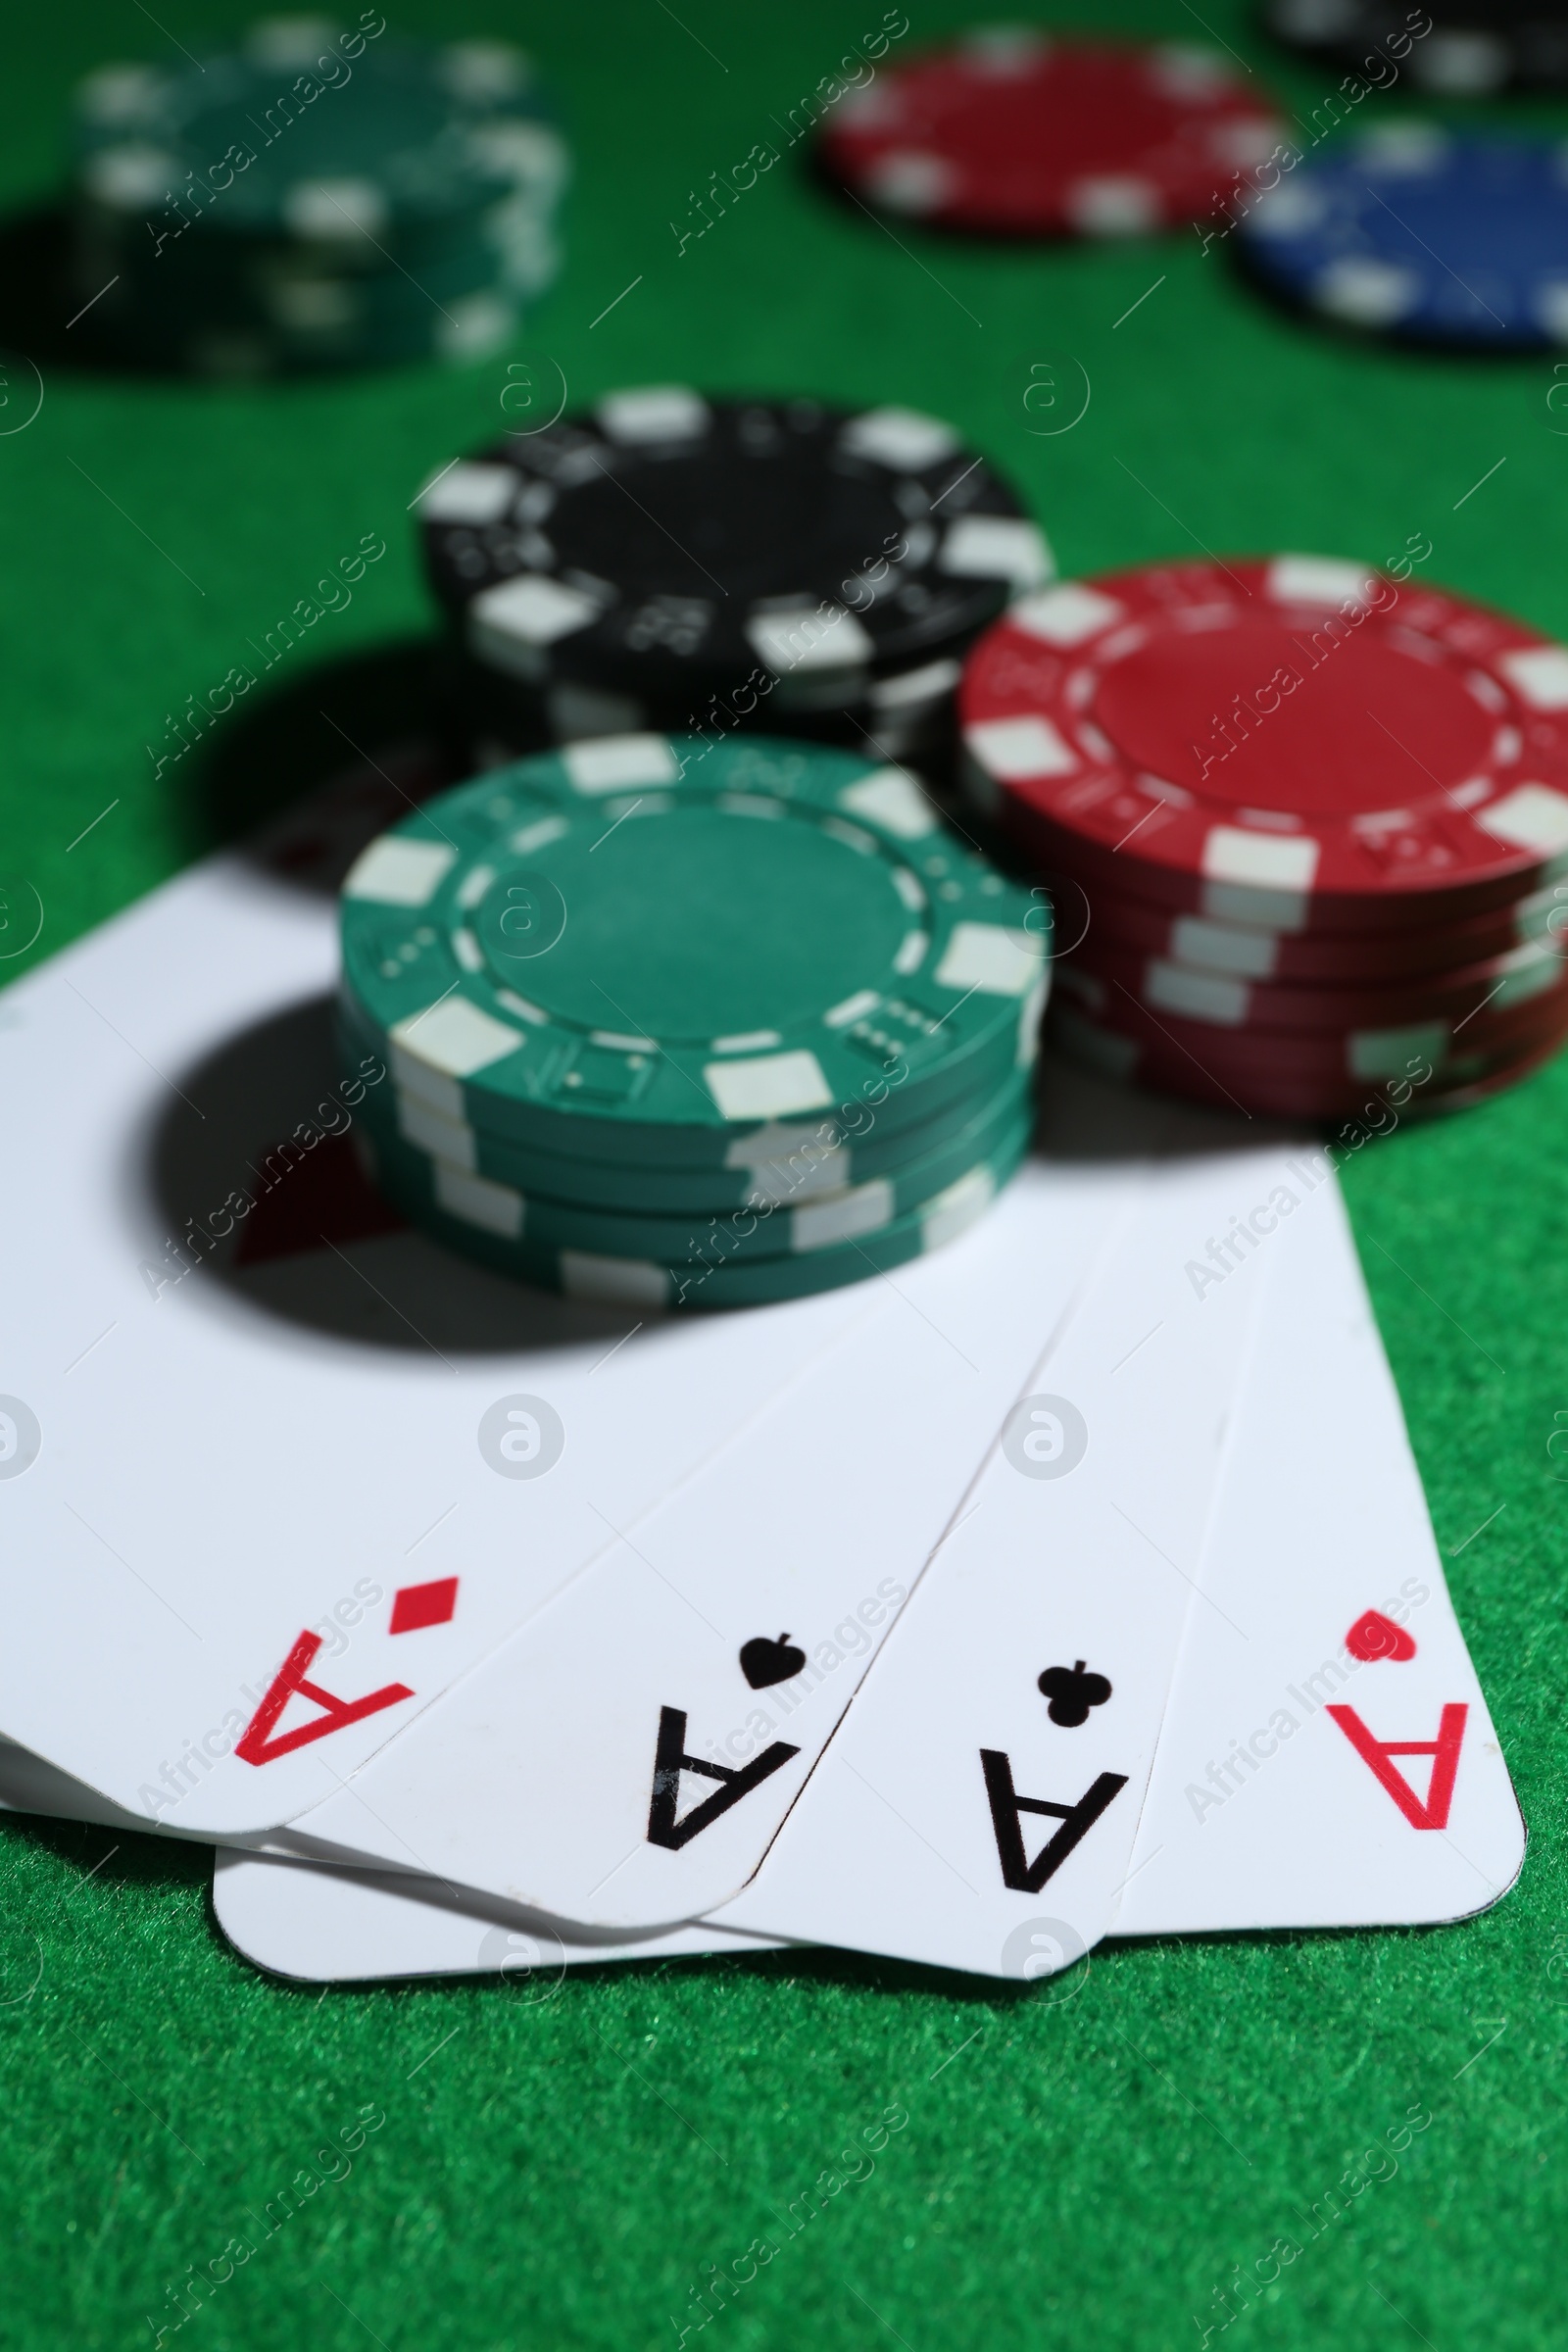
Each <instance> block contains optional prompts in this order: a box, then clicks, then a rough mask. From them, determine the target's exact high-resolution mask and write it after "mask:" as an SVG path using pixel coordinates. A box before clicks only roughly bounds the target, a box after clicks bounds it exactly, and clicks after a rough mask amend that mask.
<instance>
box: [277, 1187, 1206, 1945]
mask: <svg viewBox="0 0 1568 2352" xmlns="http://www.w3.org/2000/svg"><path fill="white" fill-rule="evenodd" d="M1164 1181H1165V1179H1164V1178H1162V1179H1161V1182H1162V1183H1163V1182H1164ZM1172 1181H1177V1180H1176V1179H1172ZM1144 1182H1145V1179H1144V1177H1143V1175H1142V1173H1141V1172H1129V1171H1128V1170H1127V1169H1126V1168H1125V1167H1123V1168H1116V1167H1106V1166H1104V1165H1098V1166H1097V1165H1084V1166H1080V1167H1078V1168H1076V1169H1073V1168H1067V1167H1061V1166H1046V1165H1041V1164H1033V1165H1031V1166H1030V1167H1028V1168H1026V1169H1025V1171H1024V1172H1023V1174H1022V1175H1021V1176H1020V1177H1019V1179H1018V1180H1017V1181H1016V1182H1015V1183H1014V1185H1013V1186H1011V1187H1010V1188H1009V1191H1008V1193H1007V1195H1006V1196H1005V1199H1004V1200H1003V1201H1002V1202H1001V1203H1000V1204H999V1206H998V1208H997V1209H996V1210H995V1211H994V1212H993V1213H992V1215H990V1216H989V1217H988V1218H987V1219H986V1220H985V1221H984V1223H983V1224H982V1225H981V1226H980V1227H979V1228H977V1230H976V1231H975V1232H973V1233H972V1234H970V1235H968V1236H966V1237H965V1239H964V1241H963V1242H961V1243H959V1244H957V1245H956V1246H954V1247H953V1248H951V1249H949V1250H942V1251H939V1252H938V1253H937V1254H936V1255H935V1256H933V1257H931V1258H929V1259H926V1260H924V1261H923V1262H922V1263H921V1265H920V1267H919V1269H918V1271H919V1273H920V1275H921V1277H922V1280H921V1282H920V1285H919V1287H918V1290H916V1289H915V1287H914V1286H913V1285H912V1284H909V1283H907V1282H906V1280H905V1278H904V1276H903V1275H902V1274H901V1276H900V1277H899V1278H898V1279H897V1282H896V1283H895V1284H893V1285H889V1286H883V1285H877V1286H875V1287H876V1288H877V1289H879V1290H882V1289H884V1288H885V1289H886V1290H887V1291H888V1294H889V1299H888V1305H887V1306H886V1307H885V1308H884V1310H883V1312H882V1313H881V1314H880V1315H875V1316H872V1317H868V1318H866V1319H864V1320H862V1321H861V1322H860V1323H859V1324H858V1325H855V1326H852V1327H851V1329H850V1330H848V1331H847V1332H846V1333H844V1335H843V1336H842V1337H841V1339H840V1340H839V1342H838V1344H837V1345H836V1346H835V1347H833V1348H829V1349H828V1350H826V1351H825V1352H824V1353H823V1354H821V1355H820V1356H819V1357H817V1358H816V1359H815V1361H814V1362H813V1363H812V1365H811V1367H810V1369H809V1373H808V1374H807V1375H805V1376H804V1377H803V1378H802V1379H800V1380H799V1381H797V1382H796V1383H795V1385H794V1386H793V1387H792V1388H791V1389H790V1390H788V1391H787V1392H786V1393H785V1394H784V1395H783V1396H781V1397H779V1398H777V1399H776V1400H775V1402H774V1404H773V1405H772V1406H771V1407H770V1408H769V1409H768V1411H766V1412H765V1413H763V1414H761V1415H760V1416H759V1417H758V1418H757V1419H755V1420H754V1421H753V1422H752V1423H750V1424H749V1425H748V1426H747V1428H746V1429H745V1430H744V1431H743V1432H741V1433H740V1435H739V1436H738V1438H737V1439H736V1440H735V1441H734V1442H733V1443H732V1444H731V1445H730V1446H727V1447H726V1448H725V1449H724V1450H723V1451H722V1452H721V1453H720V1454H718V1455H717V1456H716V1457H715V1458H714V1459H713V1460H712V1461H711V1462H710V1463H709V1465H708V1466H707V1468H706V1469H705V1470H704V1472H703V1474H702V1476H701V1477H699V1478H697V1479H694V1480H692V1481H690V1482H689V1483H688V1485H687V1486H686V1487H684V1488H683V1489H681V1490H680V1491H679V1492H678V1493H676V1494H674V1495H669V1496H668V1497H667V1498H666V1500H665V1502H664V1503H663V1504H662V1505H661V1506H660V1507H659V1508H658V1509H656V1510H655V1511H653V1512H652V1513H651V1514H650V1515H649V1516H648V1517H647V1518H646V1519H644V1520H643V1521H641V1522H640V1523H639V1524H638V1525H637V1526H636V1527H634V1528H630V1529H628V1531H627V1539H628V1540H627V1541H626V1542H625V1543H624V1544H619V1545H617V1546H616V1547H615V1548H614V1549H613V1550H612V1551H611V1552H609V1553H608V1554H606V1555H605V1557H604V1558H602V1559H601V1560H600V1561H598V1562H597V1563H596V1564H595V1566H594V1567H593V1569H592V1570H591V1571H590V1572H589V1573H588V1574H586V1575H584V1576H582V1577H580V1578H578V1579H577V1580H576V1581H575V1583H574V1584H573V1585H571V1586H570V1587H569V1588H568V1589H567V1590H566V1591H565V1592H564V1593H562V1594H561V1595H560V1597H559V1598H558V1599H557V1600H556V1601H555V1602H554V1603H552V1605H551V1606H550V1607H549V1608H548V1609H546V1610H543V1611H542V1612H540V1614H539V1615H538V1617H537V1618H536V1619H534V1620H533V1621H531V1622H530V1624H529V1625H528V1626H527V1627H525V1628H524V1629H523V1631H522V1632H521V1633H520V1634H518V1635H517V1636H515V1637H514V1638H513V1640H512V1641H510V1642H507V1643H505V1644H504V1645H503V1646H502V1647H501V1648H500V1649H499V1650H497V1651H495V1652H494V1653H493V1654H492V1655H491V1656H490V1657H489V1658H488V1659H487V1660H486V1661H485V1662H484V1664H483V1665H481V1666H480V1667H478V1668H476V1669H475V1670H474V1672H473V1673H472V1674H470V1675H469V1676H468V1677H467V1678H466V1680H465V1681H464V1682H463V1683H462V1684H461V1685H460V1686H458V1687H456V1688H455V1689H454V1690H453V1691H450V1692H449V1693H448V1694H447V1696H446V1697H445V1699H443V1700H442V1701H440V1702H438V1703H437V1704H436V1705H435V1706H434V1707H432V1708H431V1709H430V1710H429V1711H428V1713H427V1714H426V1715H424V1716H422V1717H420V1718H419V1719H418V1721H417V1724H416V1726H415V1727H414V1729H413V1730H412V1731H411V1732H410V1733H409V1734H406V1735H405V1736H404V1737H403V1738H401V1739H400V1740H397V1741H396V1742H395V1743H394V1744H392V1745H390V1746H389V1747H388V1748H387V1750H386V1751H385V1754H384V1756H382V1757H380V1758H378V1759H376V1760H374V1761H373V1762H372V1764H371V1765H370V1766H368V1767H367V1768H366V1769H364V1770H363V1771H362V1772H361V1773H359V1774H357V1775H356V1776H355V1778H354V1780H353V1781H352V1782H351V1783H350V1785H349V1786H348V1787H347V1788H346V1789H344V1790H343V1792H342V1793H341V1794H340V1795H339V1796H337V1797H334V1798H331V1799H329V1800H328V1801H327V1802H326V1803H325V1804H322V1805H319V1806H318V1807H316V1808H315V1810H314V1811H313V1812H312V1813H310V1814H309V1815H306V1816H304V1817H302V1818H300V1819H299V1820H297V1821H296V1822H295V1823H294V1824H293V1825H292V1830H291V1836H292V1837H294V1838H299V1839H306V1840H310V1841H311V1842H310V1845H309V1848H308V1850H310V1851H312V1852H315V1853H318V1854H319V1855H320V1856H321V1857H322V1858H325V1859H330V1858H332V1857H333V1855H334V1854H336V1853H341V1854H344V1855H358V1856H359V1857H361V1858H365V1859H371V1860H379V1861H381V1862H383V1863H387V1864H390V1865H392V1866H394V1867H403V1868H406V1869H415V1870H420V1871H425V1872H430V1873H432V1874H434V1875H436V1876H439V1877H442V1878H446V1879H450V1880H454V1881H457V1882H460V1883H462V1884H465V1885H467V1886H472V1887H478V1888H480V1889H481V1890H483V1891H486V1892H489V1893H492V1894H497V1895H500V1896H502V1897H504V1898H505V1899H506V1900H508V1901H513V1902H520V1903H523V1904H526V1905H527V1906H528V1907H530V1908H532V1909H535V1910H538V1911H543V1912H548V1913H550V1914H552V1915H555V1916H558V1917H561V1918H565V1919H571V1920H576V1921H579V1922H582V1923H585V1924H587V1925H589V1926H596V1927H611V1928H643V1927H650V1926H659V1925H661V1924H664V1923H668V1922H670V1921H674V1920H680V1919H689V1918H694V1917H696V1916H698V1915H699V1914H700V1913H702V1912H704V1911H706V1910H707V1909H709V1908H710V1907H711V1905H713V1904H714V1903H716V1902H719V1901H722V1900H723V1899H724V1898H725V1897H726V1896H727V1895H729V1894H731V1893H733V1892H734V1891H735V1890H736V1889H737V1888H738V1887H741V1886H742V1885H743V1884H744V1883H745V1881H746V1880H747V1879H748V1878H749V1877H750V1876H751V1874H752V1872H753V1871H754V1870H755V1869H756V1867H757V1865H758V1863H759V1861H760V1859H761V1856H762V1853H763V1852H764V1851H765V1849H766V1846H767V1843H768V1841H769V1839H770V1838H771V1837H772V1835H773V1833H774V1831H775V1830H776V1829H777V1827H778V1824H779V1822H780V1821H781V1820H782V1819H783V1817H784V1814H785V1813H786V1812H787V1811H788V1809H789V1806H790V1804H791V1803H792V1802H793V1800H794V1798H795V1796H796V1794H797V1793H798V1791H799V1789H800V1788H801V1786H802V1783H803V1782H804V1780H805V1778H806V1776H807V1774H808V1773H809V1770H810V1767H811V1765H812V1763H813V1762H814V1760H815V1758H816V1756H817V1755H818V1754H819V1752H820V1750H821V1747H822V1744H823V1742H824V1741H825V1740H826V1739H827V1738H828V1736H829V1734H830V1733H831V1731H832V1728H833V1726H834V1724H835V1723H836V1722H837V1720H838V1718H839V1716H840V1715H841V1714H842V1712H843V1710H844V1708H845V1706H846V1705H847V1704H848V1703H849V1700H850V1698H851V1697H852V1696H853V1694H854V1691H855V1690H856V1688H857V1686H858V1682H859V1679H860V1676H861V1675H862V1673H863V1672H864V1670H865V1667H866V1666H867V1665H868V1663H869V1661H870V1659H871V1657H872V1656H873V1655H874V1653H875V1650H876V1647H877V1645H878V1643H879V1642H881V1641H882V1639H883V1638H884V1637H885V1635H886V1632H887V1629H888V1627H889V1625H890V1624H891V1623H892V1622H893V1619H894V1618H895V1617H896V1615H897V1613H898V1610H899V1608H900V1607H901V1606H902V1604H903V1602H904V1601H905V1599H906V1598H907V1594H908V1592H909V1590H910V1587H911V1585H912V1584H913V1582H914V1580H915V1578H916V1576H917V1575H918V1573H919V1571H920V1569H921V1568H922V1566H923V1565H924V1563H925V1561H926V1559H927V1557H928V1556H929V1554H930V1553H931V1551H932V1548H933V1546H934V1545H935V1544H937V1543H938V1542H939V1540H940V1538H941V1536H942V1534H943V1531H944V1529H945V1527H946V1526H947V1524H948V1522H949V1520H950V1518H951V1517H952V1516H953V1514H954V1507H955V1501H956V1496H957V1495H958V1494H960V1493H961V1491H962V1488H963V1486H964V1484H965V1483H966V1477H967V1476H968V1475H969V1474H971V1473H972V1472H973V1470H974V1469H975V1467H976V1466H977V1465H978V1464H979V1462H980V1461H981V1460H982V1459H983V1457H984V1455H985V1453H986V1450H987V1447H988V1446H989V1445H990V1444H991V1442H992V1440H993V1438H994V1437H995V1433H996V1431H997V1428H998V1426H999V1424H1000V1422H1001V1419H1002V1417H1003V1415H1004V1413H1005V1410H1006V1408H1007V1406H1008V1404H1009V1402H1010V1401H1011V1399H1012V1398H1013V1397H1016V1396H1017V1395H1018V1394H1019V1392H1020V1390H1021V1389H1022V1388H1023V1387H1024V1384H1025V1383H1026V1382H1027V1380H1028V1378H1029V1376H1030V1371H1031V1367H1032V1366H1034V1365H1035V1364H1036V1363H1037V1362H1038V1361H1039V1360H1040V1358H1041V1356H1042V1354H1043V1353H1046V1352H1048V1351H1049V1349H1050V1348H1051V1346H1052V1345H1053V1344H1054V1335H1055V1334H1056V1333H1057V1331H1058V1330H1059V1328H1060V1327H1061V1326H1062V1324H1063V1321H1064V1319H1068V1320H1070V1316H1069V1310H1070V1308H1071V1305H1072V1302H1073V1300H1074V1298H1075V1295H1076V1294H1078V1293H1079V1292H1080V1291H1082V1290H1083V1287H1084V1285H1085V1281H1086V1277H1088V1276H1089V1274H1090V1270H1091V1268H1092V1266H1093V1264H1094V1262H1095V1260H1096V1257H1097V1253H1099V1252H1100V1251H1102V1250H1104V1249H1105V1248H1107V1247H1108V1245H1109V1243H1110V1241H1111V1238H1112V1236H1113V1235H1114V1234H1115V1233H1117V1232H1118V1231H1119V1230H1120V1225H1121V1220H1122V1219H1123V1217H1124V1215H1130V1212H1131V1207H1132V1203H1133V1202H1134V1201H1135V1200H1136V1198H1137V1196H1138V1195H1139V1193H1140V1192H1141V1191H1142V1189H1143V1186H1144ZM1091 1288H1092V1286H1091ZM890 1318H891V1319H890ZM890 1363H891V1364H893V1366H894V1367H895V1369H894V1372H893V1377H892V1378H891V1379H890V1378H889V1366H890Z"/></svg>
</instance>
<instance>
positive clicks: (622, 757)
mask: <svg viewBox="0 0 1568 2352" xmlns="http://www.w3.org/2000/svg"><path fill="white" fill-rule="evenodd" d="M561 763H562V765H563V767H564V769H565V771H566V774H567V777H568V778H569V780H570V782H571V785H572V787H573V789H574V790H575V791H577V792H589V793H601V792H624V791H625V789H626V787H627V786H628V785H630V784H677V783H679V781H680V761H679V760H677V759H676V757H675V753H674V750H673V748H672V746H671V744H670V742H669V738H668V737H667V736H665V735H599V736H596V737H595V738H594V739H593V740H592V742H589V743H568V744H566V745H564V747H563V749H562V754H561Z"/></svg>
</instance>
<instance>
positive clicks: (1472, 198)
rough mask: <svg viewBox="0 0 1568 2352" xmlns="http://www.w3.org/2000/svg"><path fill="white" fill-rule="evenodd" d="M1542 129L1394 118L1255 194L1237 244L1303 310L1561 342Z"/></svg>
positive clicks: (1432, 333)
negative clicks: (1508, 131) (1524, 131)
mask: <svg viewBox="0 0 1568 2352" xmlns="http://www.w3.org/2000/svg"><path fill="white" fill-rule="evenodd" d="M1565 152H1568V151H1565V149H1564V148H1563V146H1562V144H1561V142H1560V141H1558V140H1554V139H1507V140H1504V139H1498V138H1482V137H1476V136H1470V135H1459V134H1456V133H1454V132H1451V131H1448V130H1445V129H1443V128H1441V127H1440V126H1439V125H1437V124H1434V123H1405V124H1394V125H1391V126H1390V127H1387V128H1385V129H1382V130H1379V131H1375V132H1369V133H1367V134H1366V135H1365V136H1363V137H1360V138H1355V139H1350V140H1348V141H1346V142H1345V143H1344V144H1341V145H1336V146H1335V147H1334V148H1332V149H1330V150H1328V151H1327V152H1325V153H1323V154H1321V155H1317V156H1314V157H1312V158H1311V159H1310V160H1309V161H1307V162H1304V163H1301V164H1299V165H1298V166H1297V167H1296V169H1295V170H1294V171H1293V172H1290V173H1289V174H1288V175H1287V176H1285V177H1283V178H1281V180H1280V181H1279V183H1278V185H1277V186H1276V187H1274V188H1273V189H1271V190H1270V191H1269V192H1268V193H1266V194H1264V195H1262V196H1260V197H1258V198H1257V200H1256V201H1255V203H1253V204H1252V205H1251V207H1250V210H1249V211H1248V213H1247V215H1246V218H1245V219H1244V220H1243V221H1242V222H1241V225H1240V227H1239V230H1238V235H1237V252H1238V255H1239V257H1240V259H1241V260H1242V262H1243V263H1244V265H1245V266H1246V267H1247V268H1248V269H1250V271H1251V273H1252V275H1253V276H1254V277H1255V278H1256V279H1257V281H1258V282H1259V283H1260V284H1262V285H1263V286H1265V287H1266V288H1268V289H1269V290H1270V291H1271V292H1273V293H1275V294H1278V295H1280V296H1282V297H1284V298H1285V299H1286V300H1287V301H1289V302H1291V303H1294V304H1296V305H1298V306H1299V307H1300V308H1302V309H1303V310H1305V311H1308V312H1310V313H1312V314H1313V315H1314V316H1316V317H1318V318H1321V319H1332V320H1334V321H1335V322H1337V323H1338V324H1340V325H1343V326H1348V327H1354V328H1359V329H1363V330H1366V331H1369V332H1373V333H1377V334H1381V335H1389V336H1393V337H1396V338H1400V339H1404V340H1408V341H1415V342H1420V343H1427V344H1433V345H1442V346H1445V347H1450V348H1461V349H1465V350H1491V351H1530V350H1540V349H1544V348H1547V347H1550V346H1555V345H1557V344H1561V343H1564V342H1568V172H1565V171H1564V155H1565Z"/></svg>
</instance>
